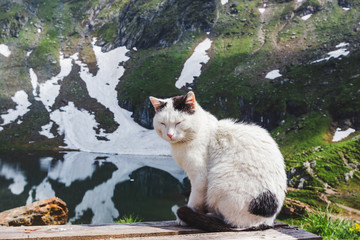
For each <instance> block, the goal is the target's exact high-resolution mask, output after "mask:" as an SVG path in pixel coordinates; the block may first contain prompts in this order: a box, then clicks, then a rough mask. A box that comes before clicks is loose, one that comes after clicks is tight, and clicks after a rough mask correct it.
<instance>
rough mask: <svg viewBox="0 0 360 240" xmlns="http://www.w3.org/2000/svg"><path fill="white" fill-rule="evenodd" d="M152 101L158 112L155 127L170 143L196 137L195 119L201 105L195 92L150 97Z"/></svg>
mask: <svg viewBox="0 0 360 240" xmlns="http://www.w3.org/2000/svg"><path fill="white" fill-rule="evenodd" d="M150 101H151V103H152V105H153V106H154V108H155V112H156V114H155V117H154V121H153V123H154V128H155V130H156V132H157V133H158V134H159V136H160V137H162V138H163V139H165V140H166V141H168V142H170V143H181V142H186V141H189V140H191V139H192V138H193V137H194V133H195V132H196V129H195V126H194V121H193V119H194V117H195V115H196V111H197V110H198V108H200V106H199V105H198V104H197V103H196V100H195V94H194V93H193V92H189V93H188V94H186V95H184V96H176V97H172V98H167V99H159V98H155V97H150Z"/></svg>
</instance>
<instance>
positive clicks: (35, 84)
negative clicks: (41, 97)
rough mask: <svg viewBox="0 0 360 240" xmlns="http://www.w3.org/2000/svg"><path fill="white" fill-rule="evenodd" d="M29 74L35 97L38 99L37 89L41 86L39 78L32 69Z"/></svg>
mask: <svg viewBox="0 0 360 240" xmlns="http://www.w3.org/2000/svg"><path fill="white" fill-rule="evenodd" d="M29 74H30V80H31V86H32V87H33V95H34V97H36V96H37V95H38V94H37V88H38V86H39V82H38V78H37V75H36V73H35V72H34V70H33V69H32V68H30V69H29Z"/></svg>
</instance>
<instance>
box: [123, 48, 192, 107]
mask: <svg viewBox="0 0 360 240" xmlns="http://www.w3.org/2000/svg"><path fill="white" fill-rule="evenodd" d="M187 45H189V44H187ZM187 45H184V44H176V45H174V46H172V47H170V48H165V49H161V50H158V51H152V50H142V51H141V52H138V53H136V57H135V58H132V59H130V65H131V67H130V69H128V71H127V72H126V73H125V76H124V78H126V81H122V82H121V84H120V102H122V101H124V100H129V99H130V100H131V102H132V103H133V104H135V105H142V104H143V103H144V102H145V100H146V99H147V98H148V96H150V95H153V96H157V97H167V96H171V95H179V94H181V92H180V91H179V90H178V89H177V88H176V87H175V81H176V77H178V76H180V73H181V69H182V64H183V63H184V62H185V60H186V59H187V58H188V57H189V55H190V53H191V52H190V50H189V49H187V48H186V46H187Z"/></svg>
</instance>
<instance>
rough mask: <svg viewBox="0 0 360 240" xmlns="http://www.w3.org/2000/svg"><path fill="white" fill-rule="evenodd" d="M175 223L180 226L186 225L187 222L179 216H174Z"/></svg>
mask: <svg viewBox="0 0 360 240" xmlns="http://www.w3.org/2000/svg"><path fill="white" fill-rule="evenodd" d="M176 224H177V225H180V226H187V224H186V223H185V222H184V221H183V220H181V219H180V218H176Z"/></svg>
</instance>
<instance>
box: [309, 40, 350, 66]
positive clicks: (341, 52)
mask: <svg viewBox="0 0 360 240" xmlns="http://www.w3.org/2000/svg"><path fill="white" fill-rule="evenodd" d="M348 46H349V43H344V42H342V43H339V44H338V45H336V46H335V47H336V48H339V49H338V50H334V51H331V52H328V55H329V56H328V57H327V58H321V59H319V60H315V61H313V62H312V63H318V62H322V61H327V60H329V59H330V58H340V57H345V56H347V55H349V54H350V52H349V51H348V50H347V49H346V47H348Z"/></svg>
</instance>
